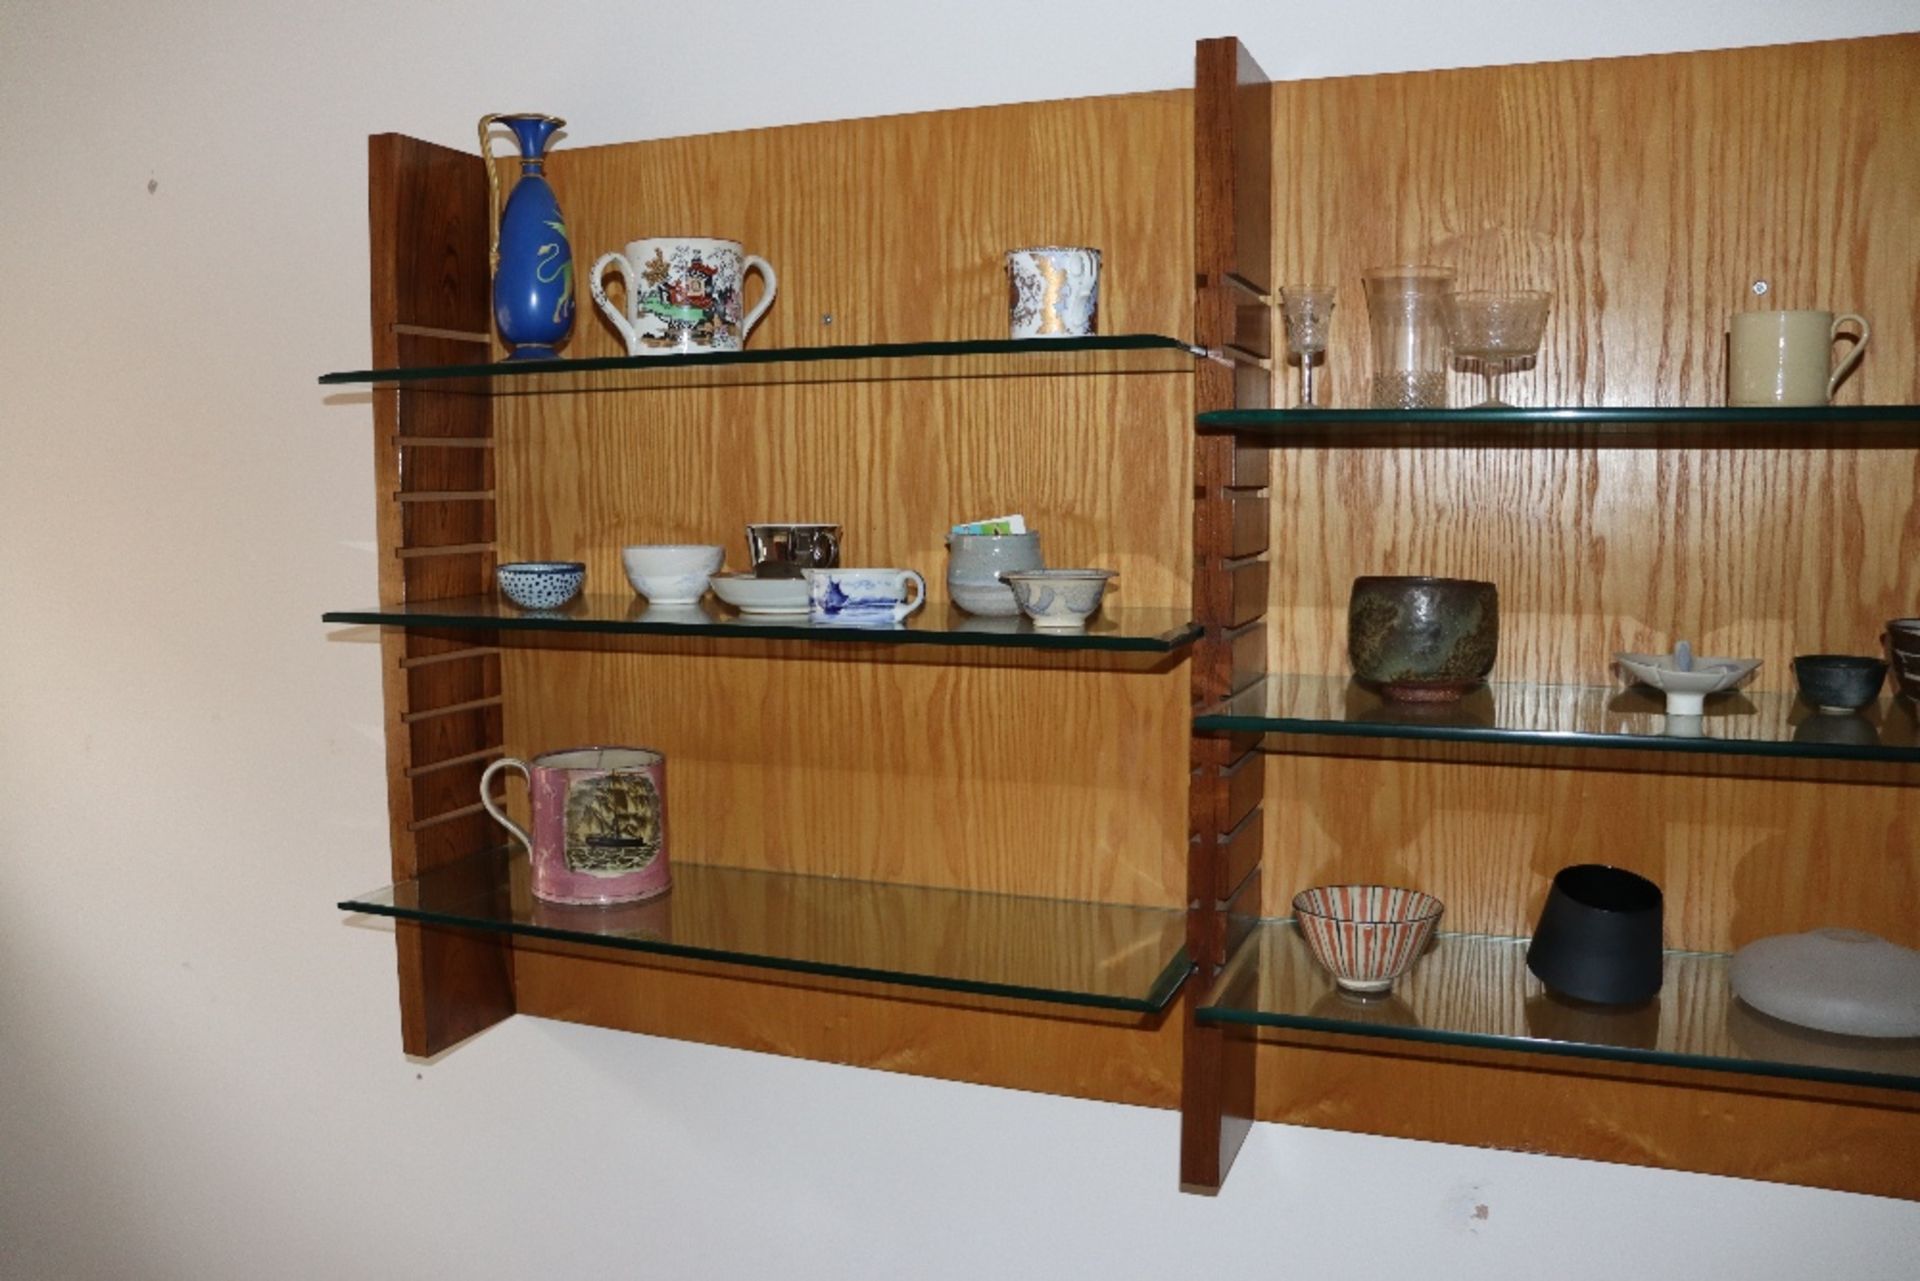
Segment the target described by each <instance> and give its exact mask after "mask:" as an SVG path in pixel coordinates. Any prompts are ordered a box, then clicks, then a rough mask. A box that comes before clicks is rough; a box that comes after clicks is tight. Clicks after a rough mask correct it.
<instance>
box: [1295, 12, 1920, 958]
mask: <svg viewBox="0 0 1920 1281" xmlns="http://www.w3.org/2000/svg"><path fill="white" fill-rule="evenodd" d="M1273 102H1274V112H1275V117H1274V126H1273V139H1274V147H1275V153H1276V156H1277V157H1279V159H1278V162H1277V164H1278V168H1279V171H1280V172H1281V173H1283V174H1284V175H1286V177H1285V178H1284V179H1283V180H1282V181H1281V182H1280V183H1278V184H1277V191H1278V196H1277V200H1276V207H1275V210H1274V214H1273V225H1274V227H1275V228H1276V236H1277V238H1278V244H1277V246H1276V254H1277V258H1278V261H1279V263H1280V264H1281V266H1280V274H1281V275H1282V276H1283V277H1284V278H1286V279H1300V278H1306V277H1312V278H1315V279H1321V278H1324V279H1329V280H1332V281H1334V282H1336V283H1337V284H1338V285H1339V286H1340V287H1341V290H1342V295H1341V302H1340V309H1339V311H1338V313H1337V315H1336V322H1335V329H1334V334H1333V340H1332V348H1331V352H1332V354H1331V360H1330V364H1329V367H1330V369H1331V370H1332V387H1333V395H1334V403H1335V404H1339V405H1357V404H1362V403H1364V394H1365V393H1364V383H1363V380H1364V376H1365V373H1366V369H1367V364H1368V331H1367V315H1366V303H1365V299H1364V296H1363V294H1362V292H1361V289H1360V279H1359V278H1360V272H1361V271H1362V270H1363V269H1364V268H1366V267H1369V266H1374V265H1380V264H1385V263H1391V262H1396V261H1428V262H1439V263H1444V264H1448V265H1452V266H1454V267H1455V268H1457V269H1458V272H1459V283H1460V285H1461V287H1463V288H1470V287H1488V288H1494V287H1520V286H1541V287H1545V288H1550V289H1552V290H1553V291H1554V294H1555V304H1554V313H1553V318H1552V320H1551V321H1550V323H1549V325H1548V331H1547V338H1546V342H1545V344H1544V346H1543V349H1542V353H1541V356H1540V361H1539V368H1538V369H1537V370H1536V371H1534V372H1532V373H1527V374H1522V375H1515V376H1513V377H1511V378H1510V380H1509V382H1510V389H1511V391H1513V392H1514V393H1515V394H1514V395H1513V396H1511V397H1510V398H1512V399H1516V400H1520V401H1521V402H1522V403H1535V404H1573V405H1597V404H1668V405H1678V404H1693V405H1701V404H1718V403H1720V402H1721V400H1722V399H1723V390H1724V378H1723V363H1724V338H1723V335H1724V331H1725V329H1726V325H1727V319H1728V316H1729V315H1730V314H1732V313H1733V312H1735V311H1739V310H1744V309H1748V308H1753V307H1756V306H1762V305H1765V306H1782V307H1818V308H1827V309H1831V310H1859V311H1863V312H1865V313H1866V314H1867V315H1868V316H1869V317H1870V318H1871V319H1872V322H1873V325H1874V336H1873V340H1872V344H1871V345H1870V346H1869V348H1868V351H1867V353H1866V357H1865V360H1864V361H1863V363H1862V365H1861V367H1860V370H1859V373H1858V374H1857V375H1856V377H1855V378H1854V379H1853V380H1852V381H1851V382H1849V383H1848V384H1847V385H1846V387H1845V388H1844V389H1843V395H1842V397H1841V399H1842V400H1843V401H1845V402H1855V403H1857V402H1860V401H1867V402H1911V401H1913V400H1915V399H1920V370H1917V369H1916V365H1915V362H1914V360H1913V357H1912V352H1913V342H1914V334H1915V330H1916V314H1915V313H1916V301H1915V300H1916V299H1917V298H1920V255H1916V254H1915V252H1914V245H1915V244H1916V243H1920V234H1917V233H1920V223H1917V221H1916V220H1917V219H1920V213H1916V211H1920V137H1917V136H1916V135H1914V134H1913V132H1912V131H1911V130H1901V129H1897V128H1895V127H1893V122H1895V121H1901V120H1906V119H1911V118H1912V117H1913V114H1914V112H1915V110H1916V109H1917V108H1920V37H1913V36H1901V37H1889V38H1885V39H1875V40H1858V41H1846V42H1836V43H1828V44H1809V45H1795V46H1786V47H1780V48H1767V49H1746V50H1735V51H1728V52H1715V53H1703V54H1684V55H1672V56H1662V57H1652V58H1631V59H1614V60H1606V61H1596V62H1571V63H1555V64H1544V65H1534V66H1521V67H1499V68H1486V69H1475V70H1466V71H1449V72H1436V73H1423V74H1419V75H1403V76H1375V77H1361V78H1355V79H1350V80H1331V81H1314V82H1300V83H1292V84H1282V85H1277V86H1275V89H1274V100H1273ZM1759 279H1764V280H1766V281H1768V282H1769V291H1768V293H1767V295H1766V297H1765V300H1764V302H1762V301H1761V300H1759V299H1756V297H1755V296H1754V294H1753V293H1752V292H1751V290H1750V288H1749V286H1750V285H1751V283H1752V282H1753V281H1755V280H1759ZM1478 395H1479V387H1478V384H1477V380H1472V381H1469V380H1467V379H1466V378H1465V377H1464V376H1459V378H1458V385H1457V386H1456V387H1455V388H1454V395H1453V401H1454V403H1455V404H1465V403H1471V402H1472V401H1473V400H1476V399H1478ZM1809 443H1810V447H1809V448H1806V449H1794V448H1765V449H1761V448H1754V449H1747V448H1715V449H1672V450H1652V449H1591V448H1581V449H1525V448H1512V449H1428V448H1402V449H1393V448H1382V449H1368V450H1293V451H1282V452H1279V453H1277V454H1276V456H1275V461H1274V468H1273V504H1272V505H1273V512H1274V518H1273V519H1274V525H1273V531H1272V534H1273V545H1274V546H1275V547H1276V548H1278V549H1282V550H1283V552H1284V554H1278V555H1276V556H1275V568H1274V586H1273V594H1272V601H1273V611H1272V619H1273V627H1272V638H1271V642H1272V657H1273V660H1274V666H1275V668H1276V669H1277V670H1282V671H1306V672H1327V673H1345V672H1346V670H1347V662H1346V655H1345V612H1346V601H1347V594H1348V589H1349V586H1350V584H1351V581H1352V579H1353V578H1354V577H1355V576H1357V575H1360V574H1365V573H1432V574H1445V575H1454V576H1461V577H1473V578H1485V579H1491V580H1493V581H1494V582H1496V583H1498V584H1499V586H1500V592H1501V643H1500V659H1499V662H1498V665H1497V666H1496V669H1495V678H1496V679H1506V680H1524V681H1542V682H1554V683H1565V684H1607V683H1609V682H1610V680H1611V679H1612V678H1611V676H1610V674H1609V672H1608V666H1609V663H1610V659H1611V655H1612V654H1613V652H1614V651H1616V650H1623V649H1664V648H1668V647H1670V646H1671V645H1672V644H1673V642H1674V641H1676V640H1678V639H1681V638H1687V639H1691V640H1693V641H1694V642H1695V644H1696V646H1698V647H1700V648H1702V649H1703V650H1704V651H1705V652H1710V653H1719V654H1740V655H1758V656H1760V657H1761V658H1762V659H1764V660H1765V666H1764V667H1763V668H1762V669H1761V673H1760V676H1759V679H1758V681H1757V682H1756V683H1757V685H1758V687H1760V688H1772V689H1791V688H1792V672H1791V663H1790V660H1791V658H1792V657H1793V655H1795V654H1801V653H1816V652H1841V653H1871V652H1874V651H1875V650H1876V649H1877V646H1878V641H1877V638H1878V635H1879V633H1880V630H1881V625H1882V623H1883V622H1884V620H1886V619H1888V618H1890V617H1897V616H1902V615H1908V614H1911V613H1913V612H1914V610H1915V609H1916V608H1917V607H1920V499H1917V497H1916V496H1917V495H1920V450H1912V449H1871V450H1837V451H1828V450H1824V449H1821V448H1819V447H1818V442H1817V441H1810V442H1809ZM1395 754H1396V752H1395V751H1394V750H1391V749H1390V750H1388V751H1385V752H1373V753H1370V754H1369V755H1370V756H1372V757H1373V759H1365V760H1349V759H1340V758H1337V757H1331V756H1315V757H1313V758H1311V759H1307V758H1300V759H1291V758H1281V759H1278V760H1275V761H1274V762H1272V763H1271V765H1270V770H1271V773H1270V783H1271V786H1270V787H1269V794H1270V795H1278V796H1281V797H1286V798H1290V800H1288V801H1276V802H1274V803H1272V804H1271V805H1270V807H1269V808H1270V809H1274V810H1276V811H1277V813H1276V818H1277V819H1278V821H1279V827H1278V831H1279V839H1278V840H1277V841H1276V848H1277V849H1279V850H1282V851H1289V854H1288V855H1287V856H1286V857H1287V858H1288V859H1289V862H1288V863H1286V864H1285V865H1283V866H1282V867H1281V868H1280V869H1278V870H1279V872H1280V874H1279V875H1276V876H1271V877H1270V878H1269V887H1268V903H1269V910H1270V911H1272V912H1276V913H1279V912H1284V910H1285V905H1286V903H1287V901H1288V899H1289V898H1290V896H1291V895H1292V893H1293V892H1294V891H1295V890H1296V889H1298V888H1299V887H1300V886H1301V885H1303V884H1307V883H1311V882H1314V881H1318V880H1324V879H1327V878H1328V877H1330V876H1340V877H1342V878H1345V877H1361V876H1366V877H1374V876H1380V877H1387V878H1391V879H1405V878H1407V877H1410V876H1412V877H1417V878H1420V883H1422V884H1425V885H1427V886H1428V887H1429V888H1434V889H1436V890H1437V892H1440V893H1442V894H1443V895H1444V896H1445V897H1446V898H1447V899H1448V901H1449V903H1450V904H1452V905H1453V907H1454V911H1453V913H1452V914H1451V916H1450V918H1449V922H1448V924H1449V926H1450V927H1451V928H1455V929H1463V930H1484V931H1490V932H1496V933H1525V932H1527V930H1528V929H1529V928H1530V927H1531V923H1532V920H1533V915H1534V913H1535V912H1537V910H1538V908H1539V905H1540V901H1541V899H1542V898H1543V897H1544V893H1545V884H1546V879H1547V878H1548V877H1550V876H1551V874H1552V872H1553V871H1554V870H1555V869H1556V868H1558V867H1560V866H1563V865H1565V864H1567V863H1572V862H1577V861H1582V860H1586V859H1598V860H1601V861H1606V862H1613V863H1621V864H1624V865H1627V866H1632V867H1637V868H1640V869H1642V870H1644V871H1646V872H1647V873H1648V874H1649V875H1652V876H1654V877H1655V878H1656V879H1657V880H1659V881H1660V882H1661V883H1662V884H1663V885H1664V886H1665V887H1666V889H1667V892H1668V909H1669V920H1670V940H1671V942H1672V943H1673V944H1674V945H1676V946H1684V947H1703V948H1715V949H1719V948H1726V947H1730V946H1736V945H1738V944H1740V943H1743V942H1746V941H1748V940H1749V939H1751V938H1753V937H1757V936H1758V935H1761V934H1765V933H1770V932H1777V931H1779V930H1783V929H1797V928H1805V927H1807V926H1810V925H1814V924H1819V923H1824V922H1831V921H1845V922H1847V923H1851V924H1858V925H1862V926H1864V927H1866V928H1873V929H1880V930H1882V931H1885V932H1887V933H1889V934H1891V935H1893V936H1895V937H1899V938H1902V939H1903V940H1904V941H1907V942H1920V924H1916V920H1917V919H1920V914H1916V913H1915V912H1914V911H1913V910H1912V906H1913V904H1914V903H1915V902H1917V901H1920V898H1917V897H1916V894H1915V891H1916V889H1920V868H1917V867H1916V864H1915V862H1914V859H1915V854H1914V850H1915V842H1914V840H1913V837H1914V834H1915V833H1914V828H1913V824H1912V821H1911V818H1910V815H1909V811H1910V810H1911V808H1912V796H1913V793H1912V792H1911V791H1909V790H1907V789H1906V788H1903V787H1900V786H1886V785H1876V786H1864V785H1863V786H1858V787H1838V788H1836V787H1831V786H1827V785H1823V784H1814V783H1805V782H1793V781H1783V780H1781V779H1780V778H1778V777H1777V776H1776V775H1777V771H1766V770H1761V769H1757V768H1754V767H1735V766H1728V767H1726V768H1725V769H1723V770H1722V771H1721V772H1722V774H1723V775H1737V777H1722V778H1720V779H1719V780H1717V781H1716V780H1715V779H1713V778H1696V777H1687V778H1677V779H1676V778H1669V777H1665V776H1664V775H1662V774H1661V773H1658V772H1654V773H1640V772H1633V771H1632V770H1631V769H1629V770H1626V771H1618V770H1617V768H1616V767H1618V766H1621V765H1631V764H1632V763H1631V762H1626V761H1622V760H1618V759H1614V758H1609V757H1606V756H1600V755H1589V756H1586V757H1569V756H1567V755H1566V754H1560V755H1556V756H1553V757H1542V756H1540V754H1535V756H1534V758H1530V759H1529V760H1528V762H1527V763H1532V764H1539V765H1543V766H1550V768H1540V769H1521V770H1512V769H1497V768H1494V769H1490V768H1489V767H1486V766H1484V765H1473V764H1451V763H1438V762H1434V761H1433V759H1432V757H1433V753H1431V752H1426V753H1421V754H1420V755H1421V756H1422V760H1421V762H1420V763H1400V764H1396V763H1395V762H1394V761H1393V759H1392V757H1393V756H1394V755H1395ZM1407 754H1408V753H1407V752H1405V751H1400V752H1398V755H1401V756H1405V755H1407ZM1381 757H1385V758H1386V759H1379V758H1381ZM1480 759H1485V754H1482V756H1481V758H1480ZM1647 763H1648V762H1641V764H1647ZM1652 764H1653V765H1654V766H1655V767H1656V769H1657V768H1658V767H1659V765H1660V763H1659V762H1652ZM1356 794H1361V795H1369V796H1372V797H1373V798H1374V799H1373V800H1372V801H1371V802H1370V804H1369V805H1367V806H1365V807H1359V806H1355V805H1354V804H1353V803H1352V798H1353V797H1354V796H1355V795H1356ZM1868 868H1871V874H1870V875H1858V876H1856V875H1853V873H1854V872H1865V871H1867V869H1868ZM1813 887H1818V889H1819V890H1820V893H1819V894H1818V895H1816V896H1814V897H1812V898H1811V899H1810V898H1809V897H1808V890H1809V889H1810V888H1813ZM1889 890H1896V891H1898V892H1897V893H1891V894H1890V893H1888V891H1889Z"/></svg>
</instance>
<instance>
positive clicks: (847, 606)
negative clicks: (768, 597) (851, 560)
mask: <svg viewBox="0 0 1920 1281" xmlns="http://www.w3.org/2000/svg"><path fill="white" fill-rule="evenodd" d="M806 576H807V599H808V601H809V602H810V603H811V604H812V606H813V615H814V617H815V618H819V619H823V620H828V621H832V622H844V623H876V622H877V623H897V622H899V621H900V620H901V619H903V618H905V617H906V616H907V615H909V614H911V613H913V612H914V611H915V610H916V609H919V608H920V607H921V606H922V605H924V604H926V603H927V580H926V579H924V578H922V577H920V575H919V574H917V573H915V572H914V571H913V570H911V569H809V570H807V571H806ZM909 583H911V584H912V585H913V593H912V596H913V598H912V600H911V601H909V600H908V591H907V585H908V584H909Z"/></svg>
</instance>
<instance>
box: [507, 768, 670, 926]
mask: <svg viewBox="0 0 1920 1281" xmlns="http://www.w3.org/2000/svg"><path fill="white" fill-rule="evenodd" d="M505 769H511V770H518V771H519V772H520V773H521V774H523V775H524V776H525V777H526V780H527V792H528V795H529V797H530V799H531V800H532V802H533V831H532V833H531V834H529V833H528V832H526V831H525V830H524V829H523V828H521V826H520V825H519V824H518V823H515V822H514V821H513V820H512V819H510V818H508V817H507V816H506V815H505V814H503V813H501V812H500V810H499V808H498V807H496V806H495V805H494V803H493V797H492V796H491V795H489V793H488V785H489V784H490V783H492V781H493V776H494V775H495V774H498V773H499V772H500V771H501V770H505ZM480 803H481V804H482V805H484V806H485V807H486V810H487V813H489V814H491V815H493V817H494V819H495V821H497V822H498V823H499V824H500V825H501V826H502V827H504V828H506V829H507V830H508V831H509V832H511V833H513V835H514V836H515V837H516V838H517V839H518V840H519V842H520V843H521V844H522V845H524V846H526V847H527V851H528V853H529V854H530V855H531V856H532V859H533V892H534V895H535V897H538V898H543V899H548V900H550V901H552V902H555V903H630V902H633V901H635V900H637V899H646V898H653V897H654V896H655V895H659V894H665V893H666V892H667V890H668V889H669V888H670V886H671V883H672V882H671V877H670V875H669V873H668V871H667V758H666V756H665V755H663V754H662V753H660V752H656V751H652V750H650V749H648V748H645V747H571V748H567V749H565V750H563V751H558V752H548V753H546V754H545V755H543V756H536V757H534V758H533V760H531V761H523V760H520V759H518V758H516V757H512V756H508V757H504V758H502V759H500V760H497V761H495V762H494V763H493V764H491V765H489V766H487V769H486V772H485V773H483V774H482V775H480Z"/></svg>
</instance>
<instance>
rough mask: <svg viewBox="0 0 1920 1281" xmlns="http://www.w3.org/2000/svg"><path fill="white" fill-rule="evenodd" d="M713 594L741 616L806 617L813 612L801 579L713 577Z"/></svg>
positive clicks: (743, 576) (749, 576)
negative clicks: (798, 615) (796, 615)
mask: <svg viewBox="0 0 1920 1281" xmlns="http://www.w3.org/2000/svg"><path fill="white" fill-rule="evenodd" d="M713 594H714V595H715V596H718V597H719V598H720V599H721V600H723V601H725V602H726V603H727V604H729V605H731V606H733V607H734V608H735V609H737V610H739V611H740V612H741V613H743V614H805V613H808V612H810V611H811V610H812V608H813V602H812V600H811V599H810V597H809V595H808V591H807V580H806V579H804V578H755V577H754V576H753V575H752V574H715V575H714V576H713Z"/></svg>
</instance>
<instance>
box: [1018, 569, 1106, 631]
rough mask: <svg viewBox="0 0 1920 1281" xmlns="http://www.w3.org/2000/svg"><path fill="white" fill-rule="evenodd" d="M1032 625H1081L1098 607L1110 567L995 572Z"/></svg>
mask: <svg viewBox="0 0 1920 1281" xmlns="http://www.w3.org/2000/svg"><path fill="white" fill-rule="evenodd" d="M996 577H998V578H999V579H1000V581H1001V582H1003V583H1005V584H1006V585H1007V586H1009V587H1011V588H1013V598H1014V600H1015V601H1017V602H1019V605H1020V609H1021V611H1022V612H1023V613H1025V614H1026V616H1027V617H1028V618H1030V619H1032V620H1033V625H1034V626H1035V627H1045V628H1049V629H1058V630H1061V631H1065V630H1069V629H1071V628H1076V627H1085V626H1086V625H1087V619H1089V618H1091V617H1092V616H1093V613H1094V611H1095V610H1097V609H1099V608H1100V601H1101V598H1102V597H1104V596H1105V595H1106V593H1107V581H1108V580H1109V579H1112V578H1117V577H1119V574H1118V572H1117V571H1115V570H1111V569H1005V570H1001V571H1000V573H999V574H998V575H996Z"/></svg>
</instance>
